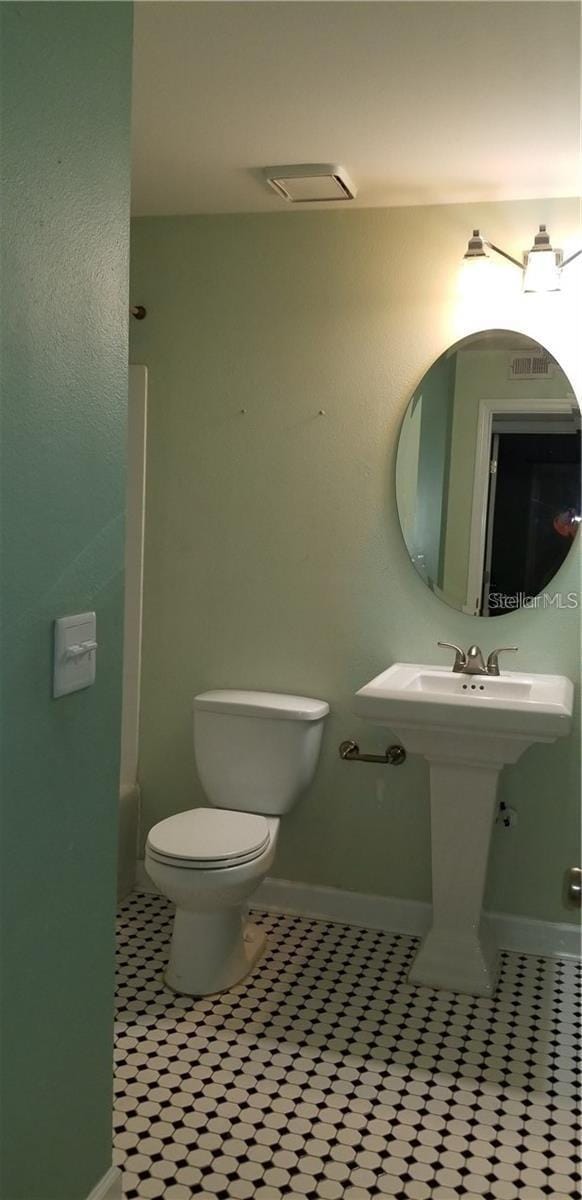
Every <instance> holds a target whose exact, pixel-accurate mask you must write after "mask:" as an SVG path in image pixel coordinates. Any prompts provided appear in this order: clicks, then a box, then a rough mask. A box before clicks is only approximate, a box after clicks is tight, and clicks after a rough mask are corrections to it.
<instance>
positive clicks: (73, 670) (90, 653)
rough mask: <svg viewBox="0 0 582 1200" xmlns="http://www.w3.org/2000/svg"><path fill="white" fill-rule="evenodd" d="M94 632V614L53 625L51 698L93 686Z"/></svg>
mask: <svg viewBox="0 0 582 1200" xmlns="http://www.w3.org/2000/svg"><path fill="white" fill-rule="evenodd" d="M96 632H97V627H96V619H95V613H94V612H88V613H77V614H76V615H75V616H73V617H59V619H58V620H57V621H55V658H54V673H53V696H55V697H57V696H66V695H67V694H68V692H78V691H80V690H81V688H87V687H91V684H92V683H95V659H96V655H97V642H96V640H95V639H96Z"/></svg>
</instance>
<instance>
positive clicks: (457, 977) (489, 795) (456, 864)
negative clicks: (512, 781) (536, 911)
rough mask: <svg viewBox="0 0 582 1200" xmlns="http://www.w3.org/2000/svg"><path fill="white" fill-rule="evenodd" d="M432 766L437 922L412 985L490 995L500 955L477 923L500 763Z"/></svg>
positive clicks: (432, 762)
mask: <svg viewBox="0 0 582 1200" xmlns="http://www.w3.org/2000/svg"><path fill="white" fill-rule="evenodd" d="M429 762H430V790H431V796H430V823H431V842H432V905H433V923H432V928H431V929H430V931H429V933H428V934H427V935H426V937H425V939H424V941H423V943H422V945H421V947H420V950H419V951H418V954H417V955H416V958H415V960H414V963H413V965H412V968H411V970H410V974H409V976H408V978H409V981H410V982H411V983H416V984H424V985H425V986H427V987H435V988H446V989H447V991H453V992H467V993H468V994H469V995H472V996H492V995H493V993H494V991H495V987H496V985H497V976H498V971H499V955H498V952H497V949H496V947H495V946H494V945H493V943H492V941H490V939H489V938H488V935H487V931H482V930H481V929H480V922H481V906H482V903H483V893H484V890H485V876H486V871H487V860H488V857H489V843H490V840H491V830H492V826H493V820H494V817H495V810H496V797H497V780H498V777H499V771H500V769H501V764H497V763H494V764H491V763H487V764H483V763H475V762H473V763H468V762H459V761H457V762H450V761H441V760H438V759H436V758H434V759H433V758H429Z"/></svg>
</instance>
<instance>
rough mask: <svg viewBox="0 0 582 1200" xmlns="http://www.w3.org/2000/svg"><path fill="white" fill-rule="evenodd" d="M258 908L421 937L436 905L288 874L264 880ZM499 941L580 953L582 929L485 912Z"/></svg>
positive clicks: (523, 948) (505, 946)
mask: <svg viewBox="0 0 582 1200" xmlns="http://www.w3.org/2000/svg"><path fill="white" fill-rule="evenodd" d="M253 908H263V909H267V911H269V912H284V913H295V914H297V915H298V916H303V917H323V918H324V919H326V920H328V921H341V922H342V923H343V924H345V925H360V926H363V927H364V928H365V929H381V930H383V931H384V932H386V933H408V934H412V935H414V936H416V937H422V936H423V935H424V934H425V933H426V932H427V930H428V929H429V927H430V921H431V905H430V904H427V903H423V902H422V901H420V900H400V899H398V898H397V897H395V896H366V895H364V894H362V893H361V892H345V891H341V890H340V889H339V888H329V887H318V886H313V885H311V884H308V883H294V882H292V881H290V880H288V879H265V881H264V883H262V884H261V886H260V888H259V890H258V892H256V893H255V895H254V896H253ZM483 919H484V921H486V922H487V924H488V925H489V928H490V929H491V931H492V933H493V936H494V938H495V941H496V942H497V945H498V946H500V947H501V949H502V950H516V951H518V952H519V953H521V954H540V955H543V956H551V957H559V958H576V959H578V958H580V957H581V933H580V928H579V926H578V925H570V924H569V923H568V922H566V921H563V922H554V921H537V920H534V919H532V918H530V917H515V916H513V915H511V914H510V913H495V912H494V913H490V912H486V913H484V914H483Z"/></svg>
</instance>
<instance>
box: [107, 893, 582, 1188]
mask: <svg viewBox="0 0 582 1200" xmlns="http://www.w3.org/2000/svg"><path fill="white" fill-rule="evenodd" d="M172 915H173V914H172V909H171V906H170V905H169V903H168V902H167V901H166V900H164V899H162V898H160V897H158V896H146V895H140V896H133V897H131V898H130V899H129V900H127V901H126V902H125V903H124V905H123V906H122V909H121V911H120V917H119V987H118V1002H117V1026H116V1052H115V1058H116V1083H115V1113H114V1143H115V1149H114V1161H115V1162H116V1163H118V1164H119V1166H120V1167H121V1169H122V1172H123V1182H124V1194H125V1196H126V1197H127V1198H128V1200H129V1198H132V1197H144V1198H147V1197H150V1198H152V1200H155V1198H156V1197H163V1200H192V1198H194V1197H196V1200H221V1198H223V1200H227V1198H228V1200H230V1198H233V1200H280V1198H283V1197H285V1198H286V1200H306V1198H309V1197H313V1198H316V1200H369V1198H370V1197H386V1196H392V1197H398V1198H402V1200H408V1198H411V1200H425V1198H426V1200H449V1198H450V1200H452V1198H456V1197H458V1196H468V1197H473V1200H475V1197H480V1198H481V1200H512V1198H513V1197H516V1200H547V1197H552V1198H556V1200H560V1198H561V1197H566V1196H579V1195H580V1194H581V1182H580V1181H581V1175H580V1164H579V1159H578V1158H577V1154H578V1145H579V1124H578V1120H577V1110H576V1099H577V1094H578V1089H577V1083H578V1081H579V1079H580V1075H579V1065H580V1064H579V1048H580V1024H579V1018H578V1017H577V1012H578V1013H579V1007H578V1004H577V1001H578V1000H579V993H578V992H577V989H576V983H577V978H578V969H577V967H576V966H575V965H574V964H573V963H571V962H566V961H564V962H560V961H555V960H549V959H542V958H535V957H530V956H520V955H517V954H506V955H504V963H503V974H502V978H501V983H500V986H499V989H498V992H497V995H496V997H495V999H494V1000H478V999H474V998H471V997H468V996H456V995H453V994H452V993H449V992H435V991H432V990H431V989H429V988H413V987H410V986H409V985H408V984H407V983H406V973H407V969H408V967H409V964H410V961H411V959H412V957H413V954H414V951H415V949H416V944H417V943H416V940H415V939H414V938H411V937H399V936H395V935H391V934H385V933H376V932H371V931H369V930H365V929H356V928H351V927H348V926H345V925H336V924H331V923H327V922H325V921H313V920H306V919H304V918H297V917H284V916H277V917H275V916H264V917H261V918H260V920H261V923H262V924H264V925H265V926H266V927H267V930H268V935H269V941H268V949H267V952H266V954H265V956H264V958H263V959H262V961H261V963H260V964H259V965H258V966H257V968H256V969H255V971H254V972H253V973H252V975H251V976H249V977H248V979H247V980H245V981H244V982H243V983H242V984H240V985H239V986H238V987H236V988H234V989H233V990H232V991H231V992H229V993H227V994H224V995H222V996H218V997H212V998H210V999H203V1000H193V999H191V998H188V997H183V996H176V995H175V994H174V993H173V992H171V991H170V990H169V989H168V988H166V987H165V985H164V982H163V978H162V971H163V968H164V966H165V962H166V957H167V949H168V940H169V936H170V933H171V924H172Z"/></svg>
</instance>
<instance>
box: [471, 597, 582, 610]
mask: <svg viewBox="0 0 582 1200" xmlns="http://www.w3.org/2000/svg"><path fill="white" fill-rule="evenodd" d="M488 605H489V611H490V612H491V611H492V610H495V609H502V610H503V611H505V610H506V609H508V608H558V609H560V608H578V605H579V596H578V592H540V593H539V595H538V596H530V595H528V593H527V592H490V593H489V597H488Z"/></svg>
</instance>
